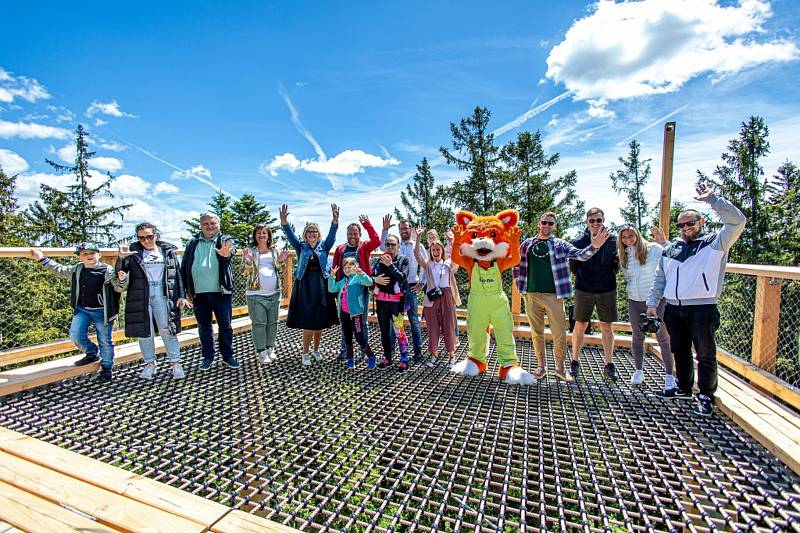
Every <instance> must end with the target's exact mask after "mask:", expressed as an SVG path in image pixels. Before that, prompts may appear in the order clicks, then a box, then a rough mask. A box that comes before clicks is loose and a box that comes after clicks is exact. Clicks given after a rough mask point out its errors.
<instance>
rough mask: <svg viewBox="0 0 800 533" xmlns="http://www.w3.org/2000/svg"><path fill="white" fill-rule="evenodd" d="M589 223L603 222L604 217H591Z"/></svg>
mask: <svg viewBox="0 0 800 533" xmlns="http://www.w3.org/2000/svg"><path fill="white" fill-rule="evenodd" d="M588 222H589V224H600V223H602V222H603V219H602V218H590V219H589V220H588Z"/></svg>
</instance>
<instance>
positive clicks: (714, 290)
mask: <svg viewBox="0 0 800 533" xmlns="http://www.w3.org/2000/svg"><path fill="white" fill-rule="evenodd" d="M695 199H696V200H699V201H701V202H705V203H707V204H709V205H710V206H711V209H712V210H713V211H714V212H715V213H716V214H717V216H719V218H720V220H722V222H723V224H724V226H723V228H722V230H720V231H719V232H716V233H708V234H704V233H703V225H704V223H705V220H704V219H703V216H702V215H701V214H700V213H699V212H698V211H696V210H694V209H687V210H686V211H684V212H682V213H681V214H680V215H679V216H678V223H677V226H678V229H679V230H680V235H679V236H678V238H676V239H675V240H674V241H672V242H671V243H669V244H667V245H666V247H665V248H664V252H663V253H662V255H661V259H660V260H659V263H658V269H657V270H656V279H655V281H653V287H652V288H651V289H650V293H649V294H648V295H647V314H648V315H650V316H656V305H657V304H658V302H659V300H661V298H662V297H664V298H666V300H667V305H666V308H665V309H664V323H665V324H666V326H667V331H668V332H669V336H670V342H671V346H672V354H673V356H674V357H675V377H676V378H677V381H678V389H679V393H678V394H679V396H681V397H684V398H689V397H691V395H692V388H693V387H694V359H693V358H692V345H693V344H694V349H695V352H697V386H698V388H699V390H700V394H698V395H697V400H696V404H695V407H694V411H695V412H696V413H698V414H700V415H703V416H709V415H711V414H712V412H713V410H714V393H715V392H716V390H717V345H716V343H715V341H714V334H715V333H716V331H717V328H718V327H719V311H718V310H717V298H719V295H720V293H721V292H722V283H723V280H724V277H725V264H726V263H727V262H728V250H730V249H731V246H733V244H734V243H735V242H736V240H737V239H738V238H739V236H740V235H741V234H742V231H744V226H745V224H746V222H747V219H746V218H745V216H744V214H743V213H742V212H741V211H740V210H739V209H738V208H737V207H736V206H735V205H733V204H732V203H730V202H729V201H728V200H725V199H724V198H721V197H718V196H716V195H715V194H714V192H713V191H712V190H711V189H710V188H708V187H706V186H704V185H698V186H697V196H696V197H695Z"/></svg>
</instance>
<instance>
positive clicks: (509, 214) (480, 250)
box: [456, 209, 519, 261]
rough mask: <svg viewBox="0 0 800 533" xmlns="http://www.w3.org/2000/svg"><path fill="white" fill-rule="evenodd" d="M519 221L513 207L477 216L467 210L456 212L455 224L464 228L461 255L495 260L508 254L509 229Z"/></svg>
mask: <svg viewBox="0 0 800 533" xmlns="http://www.w3.org/2000/svg"><path fill="white" fill-rule="evenodd" d="M517 222H519V213H517V212H516V211H515V210H513V209H506V210H505V211H500V212H499V213H497V214H496V215H493V216H486V217H479V216H477V215H476V214H474V213H470V212H469V211H459V212H458V213H456V224H458V225H459V226H461V227H463V228H464V230H465V234H466V235H465V237H466V238H465V240H464V242H462V243H461V245H460V247H459V250H460V252H461V255H463V256H465V257H471V258H472V259H474V260H475V261H496V260H498V259H504V258H505V257H507V256H508V252H509V248H510V246H511V244H510V240H511V239H510V230H511V228H514V227H516V225H517Z"/></svg>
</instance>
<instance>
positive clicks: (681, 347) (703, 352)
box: [664, 304, 719, 398]
mask: <svg viewBox="0 0 800 533" xmlns="http://www.w3.org/2000/svg"><path fill="white" fill-rule="evenodd" d="M664 323H665V324H666V325H667V331H668V332H669V339H670V344H671V345H672V355H673V356H674V357H675V379H676V380H677V382H678V388H679V389H680V390H682V391H684V392H691V391H692V387H693V386H694V358H693V357H692V345H694V349H695V351H696V352H697V387H698V388H699V389H700V394H703V395H705V396H708V397H709V398H713V397H714V393H715V392H716V390H717V344H716V343H715V342H714V333H716V331H717V328H718V327H719V311H718V310H717V305H716V304H705V305H671V304H667V307H666V308H665V309H664Z"/></svg>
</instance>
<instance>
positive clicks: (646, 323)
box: [639, 313, 661, 333]
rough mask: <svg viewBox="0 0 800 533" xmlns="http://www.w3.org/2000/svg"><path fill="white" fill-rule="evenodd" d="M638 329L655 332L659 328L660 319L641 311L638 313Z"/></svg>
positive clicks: (643, 331) (644, 331)
mask: <svg viewBox="0 0 800 533" xmlns="http://www.w3.org/2000/svg"><path fill="white" fill-rule="evenodd" d="M639 329H640V330H641V331H642V333H657V332H658V330H659V329H661V319H660V318H658V317H657V316H648V315H647V313H642V314H640V315H639Z"/></svg>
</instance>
